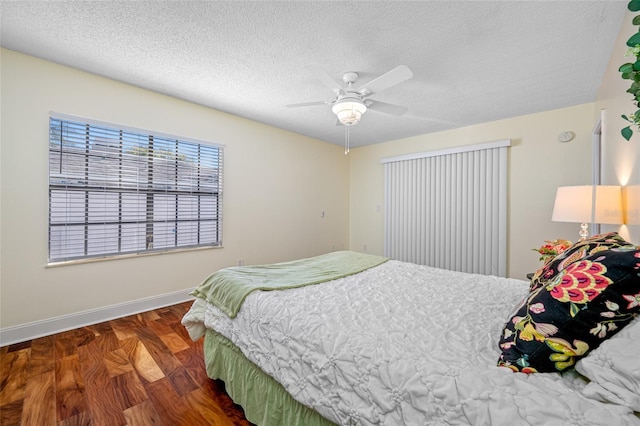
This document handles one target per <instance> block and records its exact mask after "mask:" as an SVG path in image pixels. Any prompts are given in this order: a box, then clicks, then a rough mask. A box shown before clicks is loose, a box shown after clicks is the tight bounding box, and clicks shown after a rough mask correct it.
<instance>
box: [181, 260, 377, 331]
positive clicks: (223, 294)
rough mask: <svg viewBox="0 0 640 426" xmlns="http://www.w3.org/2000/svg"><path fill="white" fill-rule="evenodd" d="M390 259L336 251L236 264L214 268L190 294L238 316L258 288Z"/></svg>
mask: <svg viewBox="0 0 640 426" xmlns="http://www.w3.org/2000/svg"><path fill="white" fill-rule="evenodd" d="M387 260H389V259H387V258H385V257H381V256H373V255H370V254H362V253H356V252H352V251H337V252H333V253H328V254H324V255H321V256H316V257H311V258H308V259H301V260H294V261H291V262H283V263H274V264H271V265H258V266H237V267H232V268H226V269H221V270H219V271H217V272H214V273H213V274H211V275H210V276H209V277H208V278H207V279H206V280H205V281H204V282H203V283H202V284H200V285H199V286H198V287H197V288H196V289H195V290H193V291H192V292H191V295H192V296H195V297H199V298H201V299H205V300H207V301H208V302H210V303H213V304H214V305H215V306H217V307H218V308H220V309H221V310H222V312H224V313H225V314H227V315H228V316H229V317H230V318H235V316H236V315H237V314H238V311H239V310H240V307H241V306H242V302H244V299H246V298H247V296H248V295H249V294H251V293H252V292H254V291H256V290H282V289H288V288H295V287H303V286H307V285H311V284H318V283H322V282H325V281H331V280H335V279H338V278H342V277H346V276H348V275H353V274H357V273H358V272H362V271H364V270H365V269H369V268H372V267H374V266H377V265H380V264H381V263H384V262H386V261H387Z"/></svg>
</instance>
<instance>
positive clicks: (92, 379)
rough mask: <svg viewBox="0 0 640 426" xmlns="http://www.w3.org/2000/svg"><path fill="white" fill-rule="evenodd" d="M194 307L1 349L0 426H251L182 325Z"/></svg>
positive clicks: (199, 344)
mask: <svg viewBox="0 0 640 426" xmlns="http://www.w3.org/2000/svg"><path fill="white" fill-rule="evenodd" d="M190 306H191V302H186V303H181V304H178V305H174V306H169V307H166V308H161V309H156V310H154V311H149V312H145V313H141V314H137V315H132V316H128V317H124V318H120V319H116V320H112V321H107V322H104V323H100V324H96V325H92V326H87V327H82V328H79V329H76V330H71V331H67V332H64V333H59V334H55V335H52V336H47V337H42V338H38V339H34V340H31V341H28V342H24V343H18V344H14V345H9V346H4V347H2V348H0V357H1V359H0V364H1V366H2V369H1V372H0V380H1V381H0V414H1V417H0V424H1V425H3V426H9V425H38V426H42V425H59V426H67V425H109V426H113V425H250V423H249V422H247V420H246V419H245V417H244V413H243V411H242V409H241V408H240V407H239V406H238V405H235V404H234V403H233V401H232V400H231V399H230V398H229V396H228V395H227V394H226V392H225V390H224V384H223V383H222V382H220V381H214V380H211V379H209V378H208V377H207V375H206V372H205V367H204V361H203V354H202V339H200V340H199V341H198V342H192V341H191V339H190V338H189V336H188V334H187V332H186V330H185V329H184V327H183V326H182V325H181V324H180V320H181V319H182V316H183V315H184V314H185V312H186V311H187V310H188V309H189V307H190Z"/></svg>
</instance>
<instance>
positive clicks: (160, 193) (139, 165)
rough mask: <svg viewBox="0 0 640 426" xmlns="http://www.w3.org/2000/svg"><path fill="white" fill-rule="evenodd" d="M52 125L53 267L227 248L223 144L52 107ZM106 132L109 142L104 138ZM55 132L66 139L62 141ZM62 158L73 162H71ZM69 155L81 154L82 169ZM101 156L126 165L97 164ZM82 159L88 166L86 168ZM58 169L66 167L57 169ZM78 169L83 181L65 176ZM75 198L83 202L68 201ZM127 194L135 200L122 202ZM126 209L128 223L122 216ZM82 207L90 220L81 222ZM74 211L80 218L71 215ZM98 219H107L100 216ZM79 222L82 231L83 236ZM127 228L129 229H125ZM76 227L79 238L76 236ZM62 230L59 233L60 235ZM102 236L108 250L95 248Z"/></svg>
mask: <svg viewBox="0 0 640 426" xmlns="http://www.w3.org/2000/svg"><path fill="white" fill-rule="evenodd" d="M66 123H69V124H68V125H69V126H73V128H74V129H75V130H76V133H75V136H76V139H73V137H74V134H72V133H67V135H66V137H64V138H63V132H64V124H66ZM48 124H49V126H48V129H49V150H48V155H49V158H48V161H49V162H48V179H49V182H48V211H47V216H48V223H47V232H48V235H47V262H48V263H47V264H48V265H57V264H66V263H75V262H84V261H98V260H107V259H119V258H128V257H133V256H141V255H149V254H159V253H170V252H178V251H185V250H200V249H207V248H221V247H222V246H223V245H222V224H223V222H222V216H223V215H222V206H223V173H224V145H222V144H219V143H214V142H207V141H201V140H196V139H192V138H187V137H180V136H174V135H169V134H163V133H160V132H155V131H149V130H144V129H139V128H133V127H129V126H123V125H119V124H114V123H105V122H101V121H96V120H92V119H87V118H82V117H77V116H71V115H66V114H60V113H55V112H50V114H49V123H48ZM82 126H84V128H85V129H86V135H81V136H80V137H78V134H80V133H78V132H77V129H79V128H80V129H81V128H82ZM54 128H57V129H56V130H58V131H60V134H59V135H57V134H56V133H55V132H54ZM101 131H104V135H103V137H104V140H100V138H99V137H98V135H101V133H100V132H101ZM67 132H68V129H67ZM113 135H116V136H115V137H114V136H113ZM54 136H55V137H58V136H59V138H60V144H59V145H56V144H55V139H54ZM83 138H84V140H83ZM118 138H119V139H118ZM127 138H130V139H127ZM136 138H137V139H136ZM65 141H66V148H65V144H64V142H65ZM78 141H79V142H78ZM132 141H133V142H132ZM101 143H102V145H100V144H101ZM125 149H126V150H125ZM80 151H84V152H82V153H81V152H80ZM55 155H59V156H60V159H59V160H58V161H59V162H58V163H56V162H55V160H54V159H52V158H53V156H55ZM63 156H66V157H65V158H66V159H67V161H68V164H65V165H64V166H63ZM69 157H74V158H75V160H74V161H75V162H76V163H75V167H74V166H72V165H70V163H71V160H69V159H68V158H69ZM96 159H97V160H96ZM105 159H106V160H105ZM100 160H102V161H103V162H108V161H109V160H110V161H111V164H114V162H115V163H118V164H119V165H117V166H115V167H109V166H108V165H103V166H96V165H95V164H98V163H99V162H100ZM80 161H83V162H84V164H83V165H79V164H80V163H79V162H80ZM92 161H93V162H95V163H91V162H92ZM132 164H135V166H134V168H135V170H134V171H132V170H131V165H132ZM53 166H55V167H56V168H57V167H59V172H58V173H55V172H54V171H53V170H52V168H53ZM127 166H129V168H127ZM112 169H113V170H112ZM114 170H115V171H114ZM123 170H126V171H125V172H123ZM79 171H81V172H82V173H84V177H83V178H81V179H77V180H75V181H73V179H65V177H66V178H68V177H69V176H73V175H74V173H75V174H76V175H77V173H78V172H79ZM141 171H144V173H141ZM123 173H125V175H126V176H125V179H123ZM98 179H104V183H102V181H101V182H100V183H99V184H97V185H96V181H97V180H98ZM80 194H84V199H85V201H84V203H79V202H77V199H78V197H79V196H80ZM125 194H126V196H125ZM73 196H75V197H76V201H75V202H74V201H73V200H72V201H69V200H70V198H71V197H73ZM91 197H93V198H94V199H95V198H97V199H99V200H102V198H103V199H104V203H105V204H104V206H105V207H104V211H101V210H100V208H99V207H98V208H96V205H95V204H90V203H91V201H90V198H91ZM101 197H102V198H101ZM114 197H116V198H117V201H116V200H115V198H114ZM127 197H128V200H129V201H128V203H129V204H127V203H126V202H123V198H127ZM74 203H75V204H74ZM54 205H55V207H54ZM158 205H160V207H158V208H157V209H156V206H158ZM78 206H80V207H79V209H78V210H76V211H75V212H73V211H72V209H73V207H78ZM123 206H125V207H126V209H125V207H123ZM116 207H117V215H116V213H115V212H114V211H115V210H114V209H116ZM162 207H165V209H164V210H161V208H162ZM82 209H84V210H82ZM123 209H124V210H126V215H128V216H127V217H128V218H129V219H127V220H125V219H123V217H124V216H123ZM70 211H71V213H69V212H70ZM80 211H82V213H83V218H82V219H81V220H78V217H79V216H80V215H79V214H78V212H80ZM61 214H63V215H64V217H61ZM74 214H75V220H72V219H70V217H72V216H73V215H74ZM163 215H164V216H165V218H164V219H162V218H161V217H162V216H163ZM96 216H98V217H101V218H102V220H97V221H96V220H95V217H96ZM115 216H117V218H115V219H114V217H115ZM132 216H133V217H134V218H133V219H131V217H132ZM90 217H93V219H90ZM142 217H144V218H143V219H142ZM80 227H82V228H83V231H82V233H83V235H82V236H80V237H78V235H79V234H80V232H79V229H80ZM100 227H102V228H100ZM123 227H128V228H127V230H125V231H123ZM143 227H144V231H141V229H142V228H143ZM171 227H172V228H171ZM116 228H117V232H116V231H115V229H116ZM71 230H73V231H74V232H75V234H76V236H75V237H70V236H69V235H71ZM89 230H91V232H89ZM100 232H104V233H105V234H103V235H104V237H103V238H102V240H101V239H100V238H99V237H97V236H96V235H98V234H100ZM141 232H144V235H141ZM55 233H59V234H60V235H59V236H58V237H56V236H55V235H54V234H55ZM90 234H93V235H90ZM56 238H57V239H56ZM143 240H144V241H143ZM101 241H102V244H103V248H102V249H101V248H96V244H98V245H99V244H100V242H101ZM105 241H108V242H105ZM114 241H117V248H116V249H114V247H115V246H116V243H115V242H114ZM92 243H93V244H94V245H93V246H92V247H91V248H89V245H91V244H92ZM52 244H54V247H53V248H52ZM56 244H58V245H56ZM80 244H82V245H83V247H82V248H79V246H80ZM108 245H109V247H107V246H108ZM69 246H73V247H71V248H69ZM123 246H124V247H123ZM80 252H81V253H80Z"/></svg>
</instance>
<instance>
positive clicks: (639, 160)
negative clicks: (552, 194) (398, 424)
mask: <svg viewBox="0 0 640 426" xmlns="http://www.w3.org/2000/svg"><path fill="white" fill-rule="evenodd" d="M635 15H638V13H631V12H628V13H627V16H626V17H625V20H624V23H623V25H622V29H621V30H620V35H619V36H618V40H617V41H616V44H615V49H614V50H613V53H612V54H611V60H610V61H609V66H608V68H607V72H606V74H605V77H604V79H603V80H602V85H601V86H600V90H599V91H598V98H597V101H596V113H597V114H599V113H600V110H603V111H604V129H603V146H604V153H603V165H602V168H603V184H607V185H623V186H626V188H627V191H629V193H631V192H633V193H634V194H636V195H635V196H634V197H633V198H631V197H629V205H628V213H629V215H628V217H627V222H628V224H627V225H624V226H622V227H617V226H607V227H606V229H607V230H617V231H619V232H620V234H621V235H623V236H625V237H626V238H628V239H629V240H630V241H632V242H634V243H635V244H640V130H638V129H636V128H634V134H633V136H632V137H631V140H629V141H627V140H626V139H624V138H623V137H622V136H621V135H620V129H622V128H623V127H625V126H627V125H628V124H629V123H628V122H626V121H625V120H623V119H622V118H621V115H622V114H627V115H629V114H632V113H634V112H635V111H636V109H637V108H636V107H635V106H634V105H633V103H632V99H633V97H632V96H631V95H630V94H629V93H626V90H627V89H628V88H629V86H630V82H629V80H623V79H622V78H621V77H620V72H618V68H619V67H620V65H622V64H623V63H625V62H631V61H632V58H631V57H625V53H626V50H627V47H626V42H627V40H628V39H629V37H631V35H632V34H634V33H635V32H637V30H638V27H637V26H634V25H632V23H631V21H632V19H633V16H635ZM632 203H633V204H632Z"/></svg>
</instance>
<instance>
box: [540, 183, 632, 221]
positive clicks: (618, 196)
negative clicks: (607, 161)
mask: <svg viewBox="0 0 640 426" xmlns="http://www.w3.org/2000/svg"><path fill="white" fill-rule="evenodd" d="M551 220H553V221H554V222H577V223H583V224H587V223H602V224H604V223H606V224H622V223H624V221H623V215H622V189H621V187H619V186H613V185H596V186H594V185H584V186H561V187H559V188H558V191H557V192H556V201H555V203H554V205H553V214H552V216H551Z"/></svg>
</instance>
